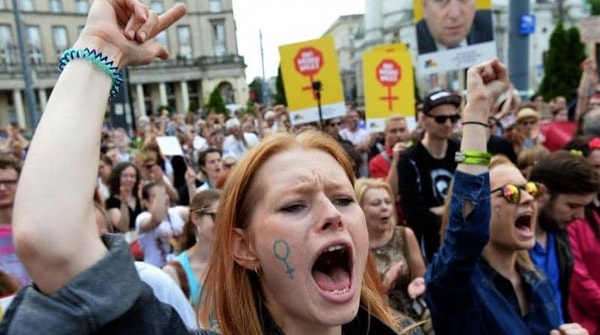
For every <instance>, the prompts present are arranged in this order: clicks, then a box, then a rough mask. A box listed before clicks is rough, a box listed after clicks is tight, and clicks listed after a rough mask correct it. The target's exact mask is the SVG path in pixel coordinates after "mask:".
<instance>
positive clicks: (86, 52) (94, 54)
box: [58, 48, 123, 99]
mask: <svg viewBox="0 0 600 335" xmlns="http://www.w3.org/2000/svg"><path fill="white" fill-rule="evenodd" d="M78 58H79V59H85V60H88V61H90V62H92V63H94V65H96V66H97V67H99V68H100V69H102V70H103V71H104V72H106V74H108V75H109V76H110V78H111V79H112V88H111V89H110V97H109V99H111V98H114V97H115V96H116V95H117V93H119V87H120V86H121V83H122V82H123V75H122V74H121V72H120V71H119V68H118V67H117V66H116V65H114V63H113V61H111V60H109V59H108V57H106V56H104V55H103V54H102V53H101V52H100V51H96V50H95V49H89V48H85V49H67V50H65V51H64V52H63V53H62V55H61V56H60V58H59V59H58V71H60V72H62V71H63V69H64V68H65V66H66V65H67V63H69V62H70V61H72V60H73V59H78Z"/></svg>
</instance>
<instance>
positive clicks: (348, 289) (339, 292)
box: [329, 287, 350, 295]
mask: <svg viewBox="0 0 600 335" xmlns="http://www.w3.org/2000/svg"><path fill="white" fill-rule="evenodd" d="M348 291H350V287H346V288H345V289H343V290H333V291H329V293H331V294H335V295H340V294H344V293H346V292H348Z"/></svg>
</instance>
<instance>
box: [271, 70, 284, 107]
mask: <svg viewBox="0 0 600 335" xmlns="http://www.w3.org/2000/svg"><path fill="white" fill-rule="evenodd" d="M275 89H276V90H277V92H275V97H274V100H275V103H274V105H284V106H287V98H286V97H285V87H283V75H282V73H281V65H279V67H278V68H277V80H276V81H275Z"/></svg>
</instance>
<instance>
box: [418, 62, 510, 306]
mask: <svg viewBox="0 0 600 335" xmlns="http://www.w3.org/2000/svg"><path fill="white" fill-rule="evenodd" d="M507 77H508V75H507V72H506V68H505V67H504V65H502V64H501V63H500V61H498V60H497V59H494V60H491V61H488V62H485V63H482V64H480V65H477V66H474V67H472V68H470V69H469V71H468V72H467V105H466V106H465V109H464V112H463V120H464V121H463V125H464V128H463V138H462V141H461V151H462V152H466V151H476V152H482V153H485V152H487V148H486V141H485V139H486V138H487V131H488V127H487V118H488V113H489V111H490V109H491V104H492V103H493V101H495V100H496V98H497V97H498V95H499V94H500V93H501V92H503V91H504V90H506V87H507V83H508V78H507ZM456 170H457V171H456V174H455V176H454V181H453V188H452V192H453V193H452V196H451V200H450V213H449V223H448V227H447V229H446V234H445V237H446V238H445V241H444V243H443V244H442V246H441V247H440V250H439V252H438V254H437V255H436V257H435V258H434V260H433V262H432V264H431V266H430V267H429V268H428V270H427V280H426V281H427V291H426V292H427V293H426V294H432V296H431V299H432V300H437V302H438V303H442V302H444V300H446V301H447V300H448V299H444V298H448V297H449V296H451V295H460V294H461V289H464V288H466V287H467V285H469V283H468V279H469V276H470V274H471V273H472V270H473V268H474V266H475V264H476V262H477V260H478V259H479V257H480V256H481V252H482V251H483V248H484V246H485V245H486V244H487V242H488V238H489V222H490V195H489V193H490V190H489V175H488V174H487V172H488V167H487V163H485V162H482V164H464V163H460V164H458V166H457V169H456ZM436 294H437V297H435V296H434V295H436Z"/></svg>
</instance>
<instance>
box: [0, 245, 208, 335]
mask: <svg viewBox="0 0 600 335" xmlns="http://www.w3.org/2000/svg"><path fill="white" fill-rule="evenodd" d="M103 241H104V243H105V244H106V246H107V247H108V248H109V250H110V251H109V253H108V254H106V255H105V256H104V257H103V258H102V259H100V260H99V261H98V262H97V263H96V264H94V265H92V266H91V267H90V268H88V269H86V270H84V271H83V272H82V273H80V274H79V275H77V276H76V277H75V278H74V279H73V280H71V281H70V282H69V283H67V284H66V285H65V286H64V287H62V288H61V289H59V290H58V291H57V292H55V293H54V294H52V295H51V296H47V295H45V294H42V293H41V292H39V291H38V290H37V289H36V288H35V287H34V286H33V285H29V286H26V287H24V288H23V289H21V290H20V291H19V293H18V294H17V296H16V297H15V299H14V300H13V302H12V304H11V305H10V307H9V309H8V310H7V311H6V314H5V315H4V318H3V319H2V323H1V324H0V334H2V335H4V334H11V335H12V334H37V335H40V334H48V335H50V334H52V335H54V334H60V335H70V334H73V335H85V334H148V335H184V334H185V335H188V334H196V335H211V334H212V335H214V334H215V333H213V332H210V331H207V330H195V331H188V330H187V329H186V327H185V325H184V323H183V321H182V320H181V318H180V317H179V315H178V314H177V313H176V312H175V310H174V309H173V308H172V307H171V306H169V305H166V304H164V303H162V302H160V301H159V300H158V299H157V298H156V297H155V296H154V294H153V293H152V289H151V288H150V287H149V286H148V285H146V283H144V282H142V280H141V279H140V278H139V277H138V274H137V271H136V269H135V265H134V261H133V257H132V256H131V254H130V252H129V248H128V245H127V242H125V240H124V239H123V237H122V236H120V235H111V234H107V235H104V236H103Z"/></svg>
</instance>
